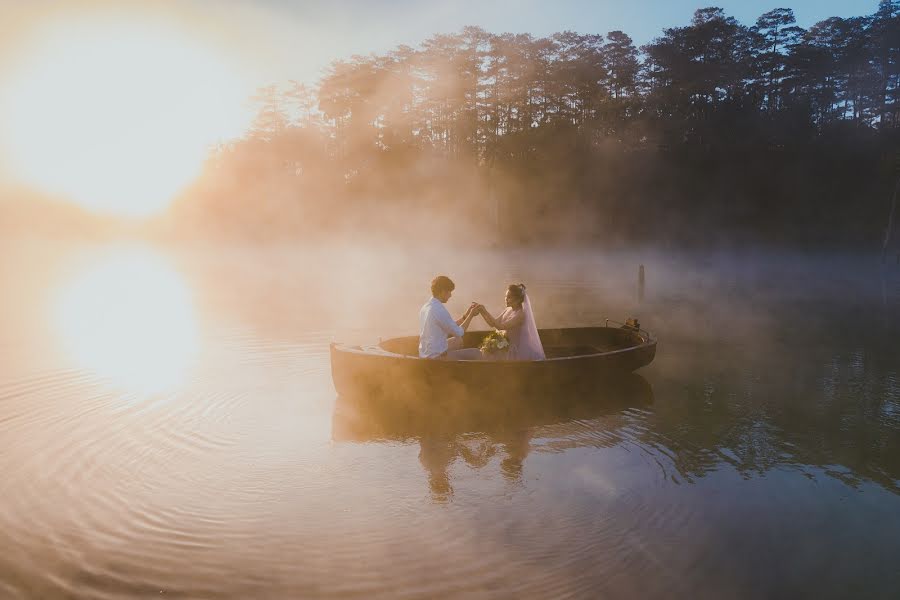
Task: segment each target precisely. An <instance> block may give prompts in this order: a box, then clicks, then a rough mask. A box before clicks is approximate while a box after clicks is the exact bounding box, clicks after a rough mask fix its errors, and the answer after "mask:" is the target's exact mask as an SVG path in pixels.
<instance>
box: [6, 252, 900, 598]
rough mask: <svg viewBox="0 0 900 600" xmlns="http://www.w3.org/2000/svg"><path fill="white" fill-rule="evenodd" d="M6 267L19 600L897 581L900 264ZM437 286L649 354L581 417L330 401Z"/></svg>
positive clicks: (321, 260) (210, 256) (837, 589)
mask: <svg viewBox="0 0 900 600" xmlns="http://www.w3.org/2000/svg"><path fill="white" fill-rule="evenodd" d="M2 250H3V252H2V253H0V256H2V258H0V282H2V285H3V288H4V289H5V290H7V291H8V293H5V294H3V295H0V315H2V316H0V319H2V326H0V364H2V368H0V440H2V446H0V448H2V451H0V470H2V472H3V474H4V477H3V478H2V479H0V543H2V546H3V547H4V548H7V549H9V550H10V551H8V552H5V553H3V554H2V556H0V596H4V597H12V598H16V597H21V598H26V597H49V598H54V597H87V598H118V597H150V596H154V597H159V596H160V595H163V596H164V597H188V598H190V597H197V598H200V597H202V598H247V597H311V596H318V597H335V598H345V597H384V598H395V597H411V598H415V597H423V598H424V597H496V596H501V597H503V596H509V597H525V596H527V597H551V596H554V597H556V596H561V597H598V596H604V595H608V596H613V597H622V596H626V597H642V598H669V597H676V596H678V597H706V598H721V597H736V598H750V597H775V596H779V597H792V596H808V597H835V598H838V597H890V596H891V595H892V594H893V593H895V591H896V589H898V586H900V575H898V571H897V569H896V564H895V559H894V557H896V556H897V553H898V551H900V542H898V540H900V362H898V361H897V354H896V349H895V340H896V337H897V334H898V333H900V331H898V330H900V319H898V317H900V267H896V266H894V265H889V266H886V267H883V266H882V265H881V264H880V263H878V261H877V257H870V256H862V255H843V254H830V255H817V256H812V255H801V254H775V253H770V254H762V253H757V254H752V255H750V254H748V255H739V254H714V253H706V252H697V253H692V254H686V253H683V254H678V253H672V252H666V251H657V250H649V249H648V250H628V251H616V252H601V251H597V250H586V249H541V250H538V249H530V250H487V249H484V248H480V247H479V248H469V249H465V248H463V249H451V248H449V247H445V248H429V247H427V246H426V245H422V246H420V247H416V248H414V249H411V248H409V247H406V246H400V245H398V246H391V245H388V244H386V243H383V244H378V245H376V244H372V243H357V244H354V243H350V242H346V241H345V242H341V243H335V244H333V245H326V244H305V245H304V244H296V243H291V244H288V243H285V244H272V245H268V246H258V245H255V246H254V245H247V246H240V245H236V244H231V245H215V244H208V245H207V244H195V245H187V244H182V245H177V246H176V245H169V246H162V245H151V244H138V243H122V244H110V245H74V244H66V243H59V244H53V243H51V242H48V241H46V240H42V241H35V242H30V243H29V242H23V241H18V242H13V241H7V242H4V243H3V244H2ZM641 264H643V265H644V266H645V270H646V289H645V291H644V294H643V298H640V297H639V290H638V284H637V272H638V266H639V265H641ZM25 265H27V267H28V268H23V266H25ZM439 273H443V274H446V275H449V276H450V277H452V278H453V279H454V281H455V282H456V286H457V287H456V291H455V292H454V296H453V298H452V299H451V301H450V303H449V304H448V307H449V309H450V311H451V313H453V314H454V315H455V316H456V315H459V314H461V313H462V312H463V310H464V309H465V307H466V306H467V305H468V303H469V302H471V301H478V302H481V303H483V304H485V305H487V307H488V308H489V309H490V310H491V311H492V312H493V313H496V312H499V311H500V309H501V308H502V307H503V293H504V290H505V288H506V286H507V285H508V284H509V283H518V282H524V283H526V284H527V286H528V291H529V294H530V295H531V298H532V301H533V304H534V307H535V313H536V317H537V320H538V325H539V326H540V327H576V326H588V325H597V324H602V323H603V322H604V319H606V318H610V319H613V320H617V321H621V320H624V318H625V317H628V316H637V317H639V318H640V320H641V323H642V325H643V326H644V327H645V328H646V329H648V330H650V331H652V332H653V333H654V334H656V335H657V336H658V338H659V349H658V353H657V357H656V359H655V361H654V362H653V363H652V364H651V365H650V366H648V367H647V368H645V369H642V370H641V371H639V372H638V373H637V374H635V375H633V376H631V377H628V378H624V379H622V380H621V381H616V382H613V383H611V384H610V385H609V387H608V388H604V389H597V390H595V393H593V394H588V395H586V396H585V397H579V398H564V397H557V398H554V397H548V398H546V401H545V402H544V403H539V405H538V406H536V407H535V406H532V407H529V408H523V410H522V412H521V413H517V414H507V415H504V416H497V417H494V418H488V419H475V418H469V417H467V416H466V415H453V416H452V418H444V419H437V418H428V417H427V416H426V417H421V418H410V417H409V416H407V415H403V414H400V413H395V412H391V411H376V410H371V409H370V408H368V407H367V406H366V405H365V404H364V403H359V402H353V401H350V400H349V399H343V398H337V397H336V394H335V392H334V388H333V386H332V383H331V378H330V365H329V359H328V344H329V342H331V341H334V340H337V341H344V342H351V343H372V342H375V341H377V340H378V338H380V337H384V338H386V337H392V336H395V335H411V334H415V333H416V330H417V312H418V309H419V307H420V306H421V304H422V303H423V302H424V301H425V300H426V299H427V298H428V296H429V292H428V283H429V281H430V279H431V278H432V277H433V276H434V275H436V274H439ZM473 327H476V328H481V327H482V326H481V325H480V322H476V324H475V325H473ZM560 394H565V392H564V391H562V390H561V391H560ZM492 400H493V399H492V398H489V397H488V398H482V399H477V401H478V402H482V403H490V402H492Z"/></svg>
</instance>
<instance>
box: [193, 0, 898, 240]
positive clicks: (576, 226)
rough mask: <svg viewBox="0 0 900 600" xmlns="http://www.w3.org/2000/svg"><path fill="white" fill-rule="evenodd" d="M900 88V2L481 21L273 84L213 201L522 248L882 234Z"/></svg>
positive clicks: (221, 172) (222, 165)
mask: <svg viewBox="0 0 900 600" xmlns="http://www.w3.org/2000/svg"><path fill="white" fill-rule="evenodd" d="M898 94H900V0H881V1H880V2H879V3H878V6H877V8H876V10H875V12H874V13H873V14H871V15H869V16H861V17H852V18H840V17H832V18H829V19H826V20H824V21H822V22H820V23H817V24H815V25H814V26H812V27H810V28H809V29H803V28H801V27H798V26H797V24H796V19H795V16H794V13H793V11H792V10H791V9H788V8H777V9H774V10H771V11H769V12H766V13H765V14H763V15H761V16H760V17H759V18H758V19H757V21H756V22H755V23H754V24H753V25H745V24H742V23H740V22H738V21H737V20H736V19H735V18H733V17H730V16H728V15H727V14H726V13H725V12H724V11H723V10H722V9H721V8H715V7H711V8H702V9H699V10H697V11H696V12H695V13H694V16H693V18H692V19H691V22H690V23H689V24H687V25H684V26H680V27H672V28H667V29H665V30H664V31H663V32H662V34H661V35H660V36H659V37H657V38H656V39H654V40H653V41H651V42H650V43H648V44H646V45H644V46H642V47H640V48H638V47H636V46H635V44H634V42H633V40H632V39H631V37H629V36H628V35H627V34H626V33H624V32H622V31H611V32H608V33H607V34H606V35H601V34H581V33H574V32H570V31H567V32H562V33H557V34H554V35H551V36H548V37H540V38H539V37H534V36H531V35H528V34H510V33H505V34H494V33H489V32H487V31H484V30H483V29H480V28H477V27H467V28H465V29H463V30H462V31H461V32H459V33H457V34H453V35H436V36H433V37H431V38H429V39H427V40H426V41H425V42H423V43H422V44H421V45H420V46H418V47H415V48H413V47H409V46H399V47H397V48H395V49H393V50H392V51H390V52H387V53H384V54H372V55H368V56H353V57H351V58H349V59H345V60H338V61H335V62H334V63H332V64H331V66H330V67H329V68H328V70H327V72H326V73H325V74H324V76H323V78H322V79H321V80H320V81H319V83H318V85H317V86H315V87H311V86H307V85H305V84H302V83H298V82H291V83H290V84H289V85H287V86H274V85H273V86H269V87H266V88H263V89H261V90H259V92H258V94H257V96H256V97H255V98H254V101H255V102H256V104H257V106H258V113H257V118H256V120H255V121H254V123H253V125H252V127H251V129H250V130H249V131H248V132H247V135H246V136H245V137H244V138H242V139H241V140H236V141H235V142H233V143H231V144H228V145H225V146H223V147H221V148H219V149H218V151H217V152H215V153H214V154H213V156H212V157H211V158H210V163H209V165H208V173H207V175H208V176H207V178H206V180H207V181H206V184H205V188H204V189H205V190H206V192H207V196H208V198H207V201H208V202H209V203H214V202H219V204H220V206H219V210H220V212H221V210H222V208H221V204H222V203H225V204H228V202H231V205H232V206H233V208H234V210H235V211H238V212H240V211H241V210H243V209H247V210H249V211H251V212H255V213H257V215H259V214H269V215H270V216H271V217H272V220H274V221H279V222H282V223H283V222H284V220H283V219H281V218H279V217H278V215H281V216H284V215H285V214H287V213H290V214H292V215H294V217H295V221H296V223H298V224H299V223H306V224H307V225H308V226H309V225H313V224H314V225H315V226H316V227H327V226H330V225H334V226H336V225H337V223H341V224H343V225H346V224H347V223H348V219H349V222H352V221H353V215H365V218H363V219H360V220H361V221H364V222H366V223H368V224H369V225H371V224H372V221H371V220H370V219H371V218H372V216H373V215H378V214H379V213H380V212H382V211H394V210H396V211H399V213H400V214H402V215H404V216H406V217H410V218H412V217H411V216H414V215H419V217H420V218H421V219H420V220H422V221H424V222H427V220H428V215H429V214H430V215H432V216H433V215H434V211H439V210H443V211H445V212H447V213H448V214H451V213H454V212H456V213H457V214H463V215H465V216H464V218H460V219H458V221H457V224H458V225H459V226H460V227H466V226H474V225H477V228H479V229H480V230H482V231H483V232H484V234H485V235H487V236H489V237H491V238H494V239H500V240H513V241H519V242H528V241H543V240H546V239H556V238H558V237H559V236H575V237H578V238H582V237H586V238H592V239H600V238H602V239H612V238H615V239H623V240H624V239H629V240H630V239H641V238H646V239H647V240H669V241H672V240H676V241H679V240H681V241H683V240H688V239H696V238H697V237H698V235H700V236H707V237H708V236H710V235H711V236H713V237H715V236H735V235H736V236H738V237H740V236H745V237H747V238H748V239H751V238H752V239H762V240H770V241H771V240H775V241H790V240H801V241H802V240H805V241H810V240H812V241H823V242H842V243H843V242H846V243H865V242H866V241H871V242H873V243H877V242H878V241H879V240H878V238H879V236H880V235H881V233H880V231H881V230H883V229H884V226H885V221H886V218H887V210H888V207H887V203H889V200H890V198H889V193H888V192H887V191H886V190H887V189H888V188H890V187H892V177H893V172H894V170H895V168H896V165H895V163H896V162H897V161H896V157H895V149H896V148H897V140H898V131H900V98H898ZM217 180H221V181H220V182H219V183H220V184H221V183H222V182H225V181H227V182H228V185H227V186H223V185H218V186H217V185H216V181H217ZM226 189H227V190H230V191H231V193H232V194H236V193H237V192H236V190H240V193H241V194H245V195H248V194H249V195H255V196H256V202H257V204H255V205H254V206H253V207H252V208H251V207H249V206H247V205H246V204H245V203H244V202H243V201H242V200H241V199H240V198H231V199H230V200H228V201H226V200H225V199H223V198H222V196H223V195H225V192H224V190H226ZM213 196H215V197H217V198H218V200H215V199H213ZM266 203H268V204H269V205H265V204H266ZM267 211H268V213H267ZM392 214H394V213H392ZM394 216H396V214H394ZM288 221H290V219H288ZM292 222H293V221H292Z"/></svg>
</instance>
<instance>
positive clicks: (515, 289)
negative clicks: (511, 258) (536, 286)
mask: <svg viewBox="0 0 900 600" xmlns="http://www.w3.org/2000/svg"><path fill="white" fill-rule="evenodd" d="M506 290H507V291H508V292H509V293H510V294H512V296H513V298H515V299H516V300H518V301H520V302H524V301H525V284H524V283H513V284H510V286H509V287H508V288H506Z"/></svg>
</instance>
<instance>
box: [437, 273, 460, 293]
mask: <svg viewBox="0 0 900 600" xmlns="http://www.w3.org/2000/svg"><path fill="white" fill-rule="evenodd" d="M455 289H456V284H455V283H453V280H451V279H450V278H449V277H447V276H446V275H438V276H437V277H435V278H434V279H432V280H431V295H432V296H437V295H438V294H440V293H441V292H452V291H453V290H455Z"/></svg>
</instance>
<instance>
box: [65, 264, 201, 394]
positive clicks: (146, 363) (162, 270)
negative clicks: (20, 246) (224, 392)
mask: <svg viewBox="0 0 900 600" xmlns="http://www.w3.org/2000/svg"><path fill="white" fill-rule="evenodd" d="M54 308H55V311H54V315H53V316H54V317H55V325H56V330H57V332H58V334H59V336H60V339H61V342H62V345H63V347H64V348H65V350H66V351H67V354H68V355H69V357H70V358H71V359H72V360H73V361H74V363H75V364H76V365H77V366H78V367H80V368H82V369H85V370H87V371H90V372H93V373H94V374H96V375H99V376H100V377H103V378H105V379H107V380H109V381H110V382H111V383H113V384H114V385H115V386H117V387H120V388H123V389H126V390H128V391H131V392H137V393H142V394H156V393H162V392H166V391H170V390H172V389H174V388H175V387H177V386H178V385H179V384H181V383H182V382H183V381H184V379H185V376H186V374H187V372H188V371H189V369H190V367H191V365H192V363H193V359H194V357H195V354H196V352H197V349H198V333H197V321H196V316H195V314H194V309H193V303H192V300H191V295H190V292H189V289H188V287H187V285H186V284H185V282H184V279H183V278H182V277H181V276H180V275H179V273H178V272H177V271H176V270H175V269H174V268H173V267H172V266H171V265H170V264H169V263H168V262H167V261H166V260H165V259H164V258H163V257H162V256H160V255H158V254H156V253H155V252H153V251H151V250H149V249H147V248H143V247H128V248H126V249H124V250H122V251H119V252H116V254H115V256H113V257H111V258H105V259H103V260H101V261H100V262H99V263H96V264H94V265H92V266H91V267H90V268H88V269H87V270H85V271H84V272H82V273H80V274H79V275H78V276H76V277H75V278H74V279H73V280H71V281H70V282H69V283H68V284H67V285H65V286H64V287H63V288H62V289H61V290H60V292H59V294H58V296H57V297H56V304H55V307H54Z"/></svg>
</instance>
